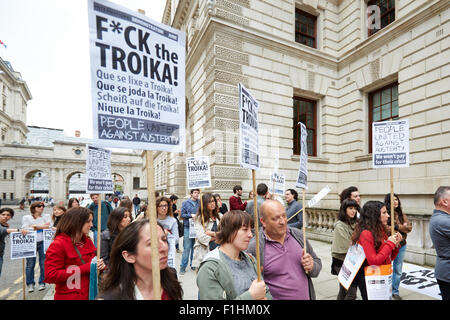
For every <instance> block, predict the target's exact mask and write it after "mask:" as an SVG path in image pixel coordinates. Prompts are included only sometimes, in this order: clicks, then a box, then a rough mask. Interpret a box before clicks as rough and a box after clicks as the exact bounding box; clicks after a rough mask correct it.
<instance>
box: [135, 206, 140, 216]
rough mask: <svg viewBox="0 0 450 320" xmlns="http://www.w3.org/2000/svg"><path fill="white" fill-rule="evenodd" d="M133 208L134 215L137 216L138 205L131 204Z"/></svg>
mask: <svg viewBox="0 0 450 320" xmlns="http://www.w3.org/2000/svg"><path fill="white" fill-rule="evenodd" d="M133 207H134V214H135V215H137V214H138V213H139V207H140V205H139V204H133Z"/></svg>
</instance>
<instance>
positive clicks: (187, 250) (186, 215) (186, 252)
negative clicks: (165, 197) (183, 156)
mask: <svg viewBox="0 0 450 320" xmlns="http://www.w3.org/2000/svg"><path fill="white" fill-rule="evenodd" d="M199 194H200V190H199V189H192V190H191V198H190V199H188V200H186V201H184V202H183V203H182V205H181V217H182V218H183V225H184V236H183V255H182V256H181V264H180V274H181V275H183V274H185V272H186V267H187V265H188V262H189V257H190V258H191V259H190V260H191V263H190V266H191V269H192V270H195V268H193V267H192V258H193V256H194V242H195V238H189V219H191V218H192V219H194V218H195V215H196V213H197V211H198V208H199V205H200V201H199V200H198V196H199Z"/></svg>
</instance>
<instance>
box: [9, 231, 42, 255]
mask: <svg viewBox="0 0 450 320" xmlns="http://www.w3.org/2000/svg"><path fill="white" fill-rule="evenodd" d="M36 238H37V232H36V231H29V232H28V233H27V234H26V235H22V233H21V232H12V233H11V260H14V259H24V258H34V257H36V245H37V242H36Z"/></svg>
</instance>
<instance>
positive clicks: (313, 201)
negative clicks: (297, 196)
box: [308, 186, 331, 208]
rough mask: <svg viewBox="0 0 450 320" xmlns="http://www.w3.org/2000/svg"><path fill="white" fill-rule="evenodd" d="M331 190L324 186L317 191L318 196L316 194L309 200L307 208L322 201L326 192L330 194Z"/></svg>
mask: <svg viewBox="0 0 450 320" xmlns="http://www.w3.org/2000/svg"><path fill="white" fill-rule="evenodd" d="M330 190H331V188H330V187H329V186H325V187H324V188H323V189H322V190H320V191H319V193H318V194H316V195H315V196H314V197H312V198H311V200H309V201H308V207H310V208H311V207H312V206H314V205H316V204H317V203H318V202H319V201H320V200H322V199H323V198H324V197H325V196H326V195H327V194H328V192H330Z"/></svg>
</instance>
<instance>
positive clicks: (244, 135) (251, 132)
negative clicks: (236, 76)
mask: <svg viewBox="0 0 450 320" xmlns="http://www.w3.org/2000/svg"><path fill="white" fill-rule="evenodd" d="M238 87H239V133H240V134H239V139H240V142H239V145H240V148H239V150H240V163H241V167H243V168H247V169H252V170H257V169H259V167H260V159H259V140H258V132H259V130H258V109H259V103H258V101H256V99H255V98H253V96H252V95H251V94H250V92H249V91H248V90H247V89H246V88H245V87H244V86H243V85H242V84H241V83H239V85H238Z"/></svg>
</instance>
